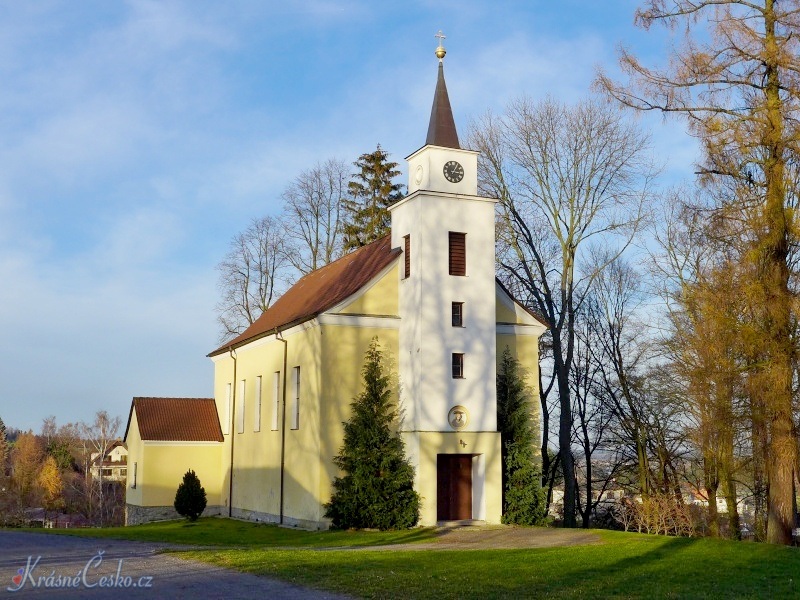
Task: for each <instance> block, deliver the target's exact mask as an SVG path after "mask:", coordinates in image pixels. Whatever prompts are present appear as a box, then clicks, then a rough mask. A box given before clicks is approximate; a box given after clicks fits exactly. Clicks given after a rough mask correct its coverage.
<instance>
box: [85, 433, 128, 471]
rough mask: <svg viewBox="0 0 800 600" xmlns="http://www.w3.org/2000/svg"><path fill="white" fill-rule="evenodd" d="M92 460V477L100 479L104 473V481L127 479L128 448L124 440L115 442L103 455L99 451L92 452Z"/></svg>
mask: <svg viewBox="0 0 800 600" xmlns="http://www.w3.org/2000/svg"><path fill="white" fill-rule="evenodd" d="M90 460H91V465H92V466H91V473H92V479H99V477H100V475H101V474H102V476H103V480H104V481H125V478H126V477H127V475H128V449H127V448H126V447H125V444H124V443H123V442H120V441H116V442H114V443H113V444H112V445H111V448H109V450H108V452H106V454H105V456H102V457H101V456H100V453H99V452H92V454H91V456H90Z"/></svg>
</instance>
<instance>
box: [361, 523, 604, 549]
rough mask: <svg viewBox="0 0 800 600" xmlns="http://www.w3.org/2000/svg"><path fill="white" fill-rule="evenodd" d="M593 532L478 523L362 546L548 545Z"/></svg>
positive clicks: (586, 539) (593, 537)
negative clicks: (414, 539) (412, 540)
mask: <svg viewBox="0 0 800 600" xmlns="http://www.w3.org/2000/svg"><path fill="white" fill-rule="evenodd" d="M600 543H602V540H601V539H600V536H598V535H597V534H594V533H591V532H589V531H584V530H582V529H555V528H553V529H548V528H544V527H509V526H507V525H480V526H466V527H465V526H455V527H441V528H439V530H438V531H437V533H436V539H435V540H432V541H430V542H420V543H418V544H392V545H388V546H372V547H365V548H360V549H362V550H489V549H503V550H508V549H514V548H552V547H556V546H579V545H584V544H600Z"/></svg>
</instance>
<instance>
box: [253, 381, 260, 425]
mask: <svg viewBox="0 0 800 600" xmlns="http://www.w3.org/2000/svg"><path fill="white" fill-rule="evenodd" d="M253 431H261V375H259V376H258V377H256V398H255V402H253Z"/></svg>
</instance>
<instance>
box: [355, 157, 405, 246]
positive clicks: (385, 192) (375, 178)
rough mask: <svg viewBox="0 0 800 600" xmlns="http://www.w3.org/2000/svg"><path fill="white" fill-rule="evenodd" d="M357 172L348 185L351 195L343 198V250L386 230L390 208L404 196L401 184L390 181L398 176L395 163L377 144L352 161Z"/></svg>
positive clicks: (388, 226) (368, 240) (388, 227)
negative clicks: (344, 216) (371, 150)
mask: <svg viewBox="0 0 800 600" xmlns="http://www.w3.org/2000/svg"><path fill="white" fill-rule="evenodd" d="M354 164H355V166H356V167H358V168H359V172H358V173H356V174H355V175H354V176H353V179H352V180H351V181H350V183H348V184H347V190H348V193H349V195H350V197H349V198H348V199H347V200H345V201H344V203H343V204H344V209H345V213H346V218H345V226H344V249H345V251H346V252H347V251H350V250H354V249H356V248H360V247H361V246H366V245H367V244H370V243H372V242H374V241H375V240H377V239H379V238H381V237H383V236H384V235H386V234H387V233H389V229H390V225H391V215H390V214H389V210H388V209H389V207H390V206H391V205H392V204H394V203H395V202H397V201H398V200H400V199H401V198H402V197H403V193H402V189H403V186H402V185H401V184H399V183H393V181H392V180H393V179H394V178H395V177H397V176H398V175H400V171H398V170H397V163H396V162H392V161H390V160H389V153H388V152H385V151H384V150H383V149H381V146H380V144H378V147H377V148H376V149H375V151H374V152H370V153H366V154H362V155H361V156H359V157H358V160H357V161H356V162H355V163H354Z"/></svg>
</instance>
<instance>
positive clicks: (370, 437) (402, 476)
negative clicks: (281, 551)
mask: <svg viewBox="0 0 800 600" xmlns="http://www.w3.org/2000/svg"><path fill="white" fill-rule="evenodd" d="M362 376H363V381H364V391H363V392H362V393H361V394H359V395H358V396H357V397H356V398H355V399H354V400H353V402H352V403H351V404H350V407H351V409H352V416H351V417H350V420H349V421H348V422H346V423H344V443H343V445H342V448H341V450H340V451H339V454H338V455H337V456H335V457H334V459H333V462H334V463H335V464H336V466H337V467H339V468H340V469H341V470H342V471H343V472H344V475H343V476H342V477H336V479H335V480H334V482H333V490H334V491H333V496H332V497H331V501H330V502H329V503H328V504H326V505H325V516H326V517H328V518H330V519H332V521H333V526H334V527H337V528H340V529H348V528H358V529H364V528H374V529H402V528H408V527H413V526H414V525H416V524H417V521H419V505H420V498H419V494H417V492H415V491H414V469H413V468H412V466H411V464H410V463H409V462H408V460H406V457H405V449H404V444H403V440H402V439H401V438H400V436H399V435H398V434H397V433H396V432H394V431H393V430H396V428H397V426H398V424H399V414H398V411H397V407H396V406H394V405H393V404H392V401H391V395H392V394H391V389H390V387H389V377H388V376H387V375H386V374H385V372H384V366H383V353H382V352H381V350H380V348H379V346H378V338H377V337H376V338H373V339H372V341H371V342H370V345H369V349H368V350H367V352H366V355H365V361H364V368H363V370H362Z"/></svg>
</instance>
